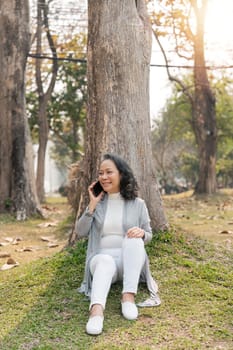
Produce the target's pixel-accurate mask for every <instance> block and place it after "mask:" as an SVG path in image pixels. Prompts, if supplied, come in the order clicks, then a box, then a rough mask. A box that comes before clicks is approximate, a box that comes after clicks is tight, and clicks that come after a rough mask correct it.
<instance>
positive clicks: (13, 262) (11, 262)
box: [6, 258, 16, 265]
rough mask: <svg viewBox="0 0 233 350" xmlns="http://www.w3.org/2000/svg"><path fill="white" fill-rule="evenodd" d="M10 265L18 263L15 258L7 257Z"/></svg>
mask: <svg viewBox="0 0 233 350" xmlns="http://www.w3.org/2000/svg"><path fill="white" fill-rule="evenodd" d="M6 263H7V264H8V265H15V264H16V261H15V260H14V259H13V258H9V259H7V262H6Z"/></svg>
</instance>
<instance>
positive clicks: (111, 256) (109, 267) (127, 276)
mask: <svg viewBox="0 0 233 350" xmlns="http://www.w3.org/2000/svg"><path fill="white" fill-rule="evenodd" d="M145 258H146V253H145V248H144V242H143V240H142V239H141V238H124V240H123V244H122V248H121V249H120V248H119V249H102V250H101V252H100V253H99V254H96V255H95V256H94V257H93V258H92V259H91V262H90V270H91V274H92V290H91V303H90V308H91V306H92V305H94V304H101V305H102V306H103V308H105V304H106V300H107V296H108V293H109V290H110V287H111V284H112V283H114V282H116V281H120V280H122V281H123V290H122V293H135V294H136V293H137V289H138V283H139V278H140V273H141V270H142V267H143V265H144V263H145Z"/></svg>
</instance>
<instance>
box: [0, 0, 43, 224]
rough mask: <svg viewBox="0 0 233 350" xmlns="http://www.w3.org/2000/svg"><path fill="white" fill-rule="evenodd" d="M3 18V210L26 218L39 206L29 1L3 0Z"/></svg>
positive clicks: (0, 163) (0, 81)
mask: <svg viewBox="0 0 233 350" xmlns="http://www.w3.org/2000/svg"><path fill="white" fill-rule="evenodd" d="M0 19H1V20H0V86H1V89H0V113H1V116H0V211H1V212H4V211H6V210H12V211H15V212H16V215H17V219H18V220H23V219H25V218H26V217H27V216H29V215H31V214H34V213H36V212H37V207H38V201H37V197H36V194H35V192H34V189H35V182H34V178H33V173H32V167H31V164H32V156H33V155H32V153H31V152H29V149H30V145H31V144H30V136H29V133H28V124H27V118H26V112H25V84H24V72H25V66H26V59H27V54H28V50H29V41H30V36H29V7H28V1H27V0H23V1H21V2H20V3H19V2H18V1H16V0H2V1H1V3H0Z"/></svg>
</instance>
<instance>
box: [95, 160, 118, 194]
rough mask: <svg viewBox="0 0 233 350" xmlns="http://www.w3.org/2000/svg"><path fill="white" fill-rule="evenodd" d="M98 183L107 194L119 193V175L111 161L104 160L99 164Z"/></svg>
mask: <svg viewBox="0 0 233 350" xmlns="http://www.w3.org/2000/svg"><path fill="white" fill-rule="evenodd" d="M99 182H100V184H101V186H102V187H103V189H104V191H105V192H107V193H117V192H120V173H119V171H118V169H117V167H116V165H115V163H114V162H113V161H112V160H110V159H106V160H104V161H103V162H102V163H101V165H100V169H99Z"/></svg>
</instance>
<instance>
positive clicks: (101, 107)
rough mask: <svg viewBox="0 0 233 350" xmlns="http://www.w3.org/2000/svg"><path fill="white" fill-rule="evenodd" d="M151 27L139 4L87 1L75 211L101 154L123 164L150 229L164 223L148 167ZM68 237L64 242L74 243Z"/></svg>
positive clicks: (127, 0) (129, 0) (84, 198)
mask: <svg viewBox="0 0 233 350" xmlns="http://www.w3.org/2000/svg"><path fill="white" fill-rule="evenodd" d="M150 57H151V27H150V24H149V20H148V16H147V11H146V5H145V2H144V1H142V0H141V1H134V0H123V1H122V0H121V1H119V0H117V1H112V2H106V1H98V2H97V1H94V0H89V2H88V97H89V99H88V101H89V104H88V114H87V123H86V134H85V148H84V149H85V156H84V161H83V166H82V169H83V173H81V188H82V195H81V199H82V200H81V202H80V208H79V209H80V210H79V214H80V212H81V211H82V210H83V208H84V206H85V205H86V204H87V202H88V194H87V187H88V185H89V184H90V183H91V182H92V181H93V180H94V179H96V176H97V169H98V166H99V162H100V159H101V155H102V154H103V153H105V152H107V151H108V152H116V153H118V154H120V155H122V156H123V157H124V158H125V159H126V160H127V161H129V163H130V165H131V167H132V168H133V170H134V172H135V175H136V177H137V180H138V183H139V185H140V194H141V196H142V197H143V198H144V199H145V200H146V202H147V205H148V207H149V211H150V216H151V219H152V226H153V228H154V229H164V228H165V227H166V226H167V222H166V219H165V216H164V211H163V208H162V203H161V198H160V195H159V191H158V185H157V181H156V178H155V173H154V169H153V166H152V150H151V141H150V133H151V132H150V115H149V93H148V91H149V84H148V81H149V64H150ZM74 240H75V234H73V235H71V237H70V243H72V242H74Z"/></svg>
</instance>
